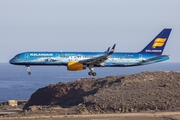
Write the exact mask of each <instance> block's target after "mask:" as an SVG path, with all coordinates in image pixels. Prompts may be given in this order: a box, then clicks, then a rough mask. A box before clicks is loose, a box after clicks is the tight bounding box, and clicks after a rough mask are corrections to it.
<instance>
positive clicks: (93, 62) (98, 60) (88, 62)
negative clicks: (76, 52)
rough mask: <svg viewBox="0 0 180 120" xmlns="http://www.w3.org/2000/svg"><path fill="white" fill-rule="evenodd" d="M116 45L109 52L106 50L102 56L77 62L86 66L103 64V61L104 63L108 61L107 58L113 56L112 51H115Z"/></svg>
mask: <svg viewBox="0 0 180 120" xmlns="http://www.w3.org/2000/svg"><path fill="white" fill-rule="evenodd" d="M115 46H116V44H114V46H113V47H112V48H111V50H110V51H109V48H108V50H107V51H106V52H105V54H104V55H101V56H98V57H94V58H91V59H85V60H81V61H79V62H80V63H83V64H86V65H99V64H100V63H103V62H104V61H106V60H107V59H108V56H109V55H111V54H113V52H114V49H115Z"/></svg>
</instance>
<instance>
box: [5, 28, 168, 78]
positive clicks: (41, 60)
mask: <svg viewBox="0 0 180 120" xmlns="http://www.w3.org/2000/svg"><path fill="white" fill-rule="evenodd" d="M170 33H171V29H163V30H162V31H161V32H160V33H159V34H158V35H157V36H156V37H155V38H154V39H153V40H152V41H151V42H150V43H149V44H148V45H147V46H146V47H145V48H144V49H143V50H142V51H140V52H136V53H135V52H134V53H133V52H114V50H115V46H116V44H114V46H113V47H112V48H111V49H110V48H108V49H107V50H106V51H105V52H23V53H19V54H17V55H15V57H13V58H12V59H11V60H10V61H9V63H10V64H14V65H24V66H26V67H27V71H28V74H29V75H30V74H31V71H30V66H38V65H44V66H48V65H56V66H67V70H70V71H79V70H84V69H86V68H89V69H90V72H88V74H89V75H92V76H96V72H94V67H130V66H140V65H147V64H152V63H156V62H161V61H165V60H168V59H169V55H163V54H162V53H163V50H164V47H165V45H166V42H167V40H168V37H169V35H170ZM136 43H137V45H138V41H137V42H136ZM129 44H131V43H129ZM127 46H128V45H127Z"/></svg>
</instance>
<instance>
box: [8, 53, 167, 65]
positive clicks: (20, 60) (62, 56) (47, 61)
mask: <svg viewBox="0 0 180 120" xmlns="http://www.w3.org/2000/svg"><path fill="white" fill-rule="evenodd" d="M104 54H105V53H104V52H24V53H20V54H18V55H16V56H15V57H14V58H12V59H11V60H10V63H11V64H15V65H57V66H61V65H62V66H63V65H64V66H67V64H68V62H71V61H74V62H78V61H82V60H86V59H92V58H94V57H98V56H102V55H104ZM153 57H156V55H152V54H141V53H121V52H114V53H113V54H111V55H110V56H109V57H108V59H107V60H105V61H104V62H103V63H101V61H100V62H99V64H97V65H95V66H94V67H128V66H138V65H146V64H151V63H155V62H161V61H164V60H167V59H169V57H168V56H165V57H163V58H161V59H158V60H154V61H150V62H145V63H144V64H138V63H139V62H141V61H143V60H144V61H145V60H147V59H150V58H153ZM136 63H137V64H136Z"/></svg>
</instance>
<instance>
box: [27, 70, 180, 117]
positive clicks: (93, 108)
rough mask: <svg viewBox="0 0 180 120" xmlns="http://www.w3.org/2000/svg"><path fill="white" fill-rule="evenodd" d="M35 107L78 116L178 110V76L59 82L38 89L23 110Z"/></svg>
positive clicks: (157, 74) (144, 75)
mask: <svg viewBox="0 0 180 120" xmlns="http://www.w3.org/2000/svg"><path fill="white" fill-rule="evenodd" d="M34 105H36V106H37V105H38V106H47V105H49V106H53V105H58V106H61V107H62V108H72V107H76V110H75V111H76V112H78V113H81V114H87V113H91V114H93V113H121V112H139V111H152V110H153V111H171V110H177V109H179V108H180V73H179V72H172V71H171V72H163V71H160V72H142V73H139V74H132V75H123V76H107V77H105V78H97V79H95V78H85V79H78V80H77V81H72V82H68V83H62V82H60V83H58V84H54V85H49V86H46V87H44V88H40V89H38V90H37V91H36V92H35V93H33V94H32V96H31V98H30V99H29V101H28V103H27V104H26V105H25V107H24V110H30V108H31V106H34ZM34 109H35V108H33V110H34ZM31 110H32V108H31ZM35 110H36V109H35Z"/></svg>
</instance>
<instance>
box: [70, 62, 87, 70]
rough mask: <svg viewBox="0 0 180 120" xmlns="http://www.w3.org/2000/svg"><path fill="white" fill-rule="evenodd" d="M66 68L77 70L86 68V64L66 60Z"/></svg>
mask: <svg viewBox="0 0 180 120" xmlns="http://www.w3.org/2000/svg"><path fill="white" fill-rule="evenodd" d="M67 69H68V70H69V71H78V70H84V69H86V66H85V65H83V64H82V63H80V62H68V65H67Z"/></svg>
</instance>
